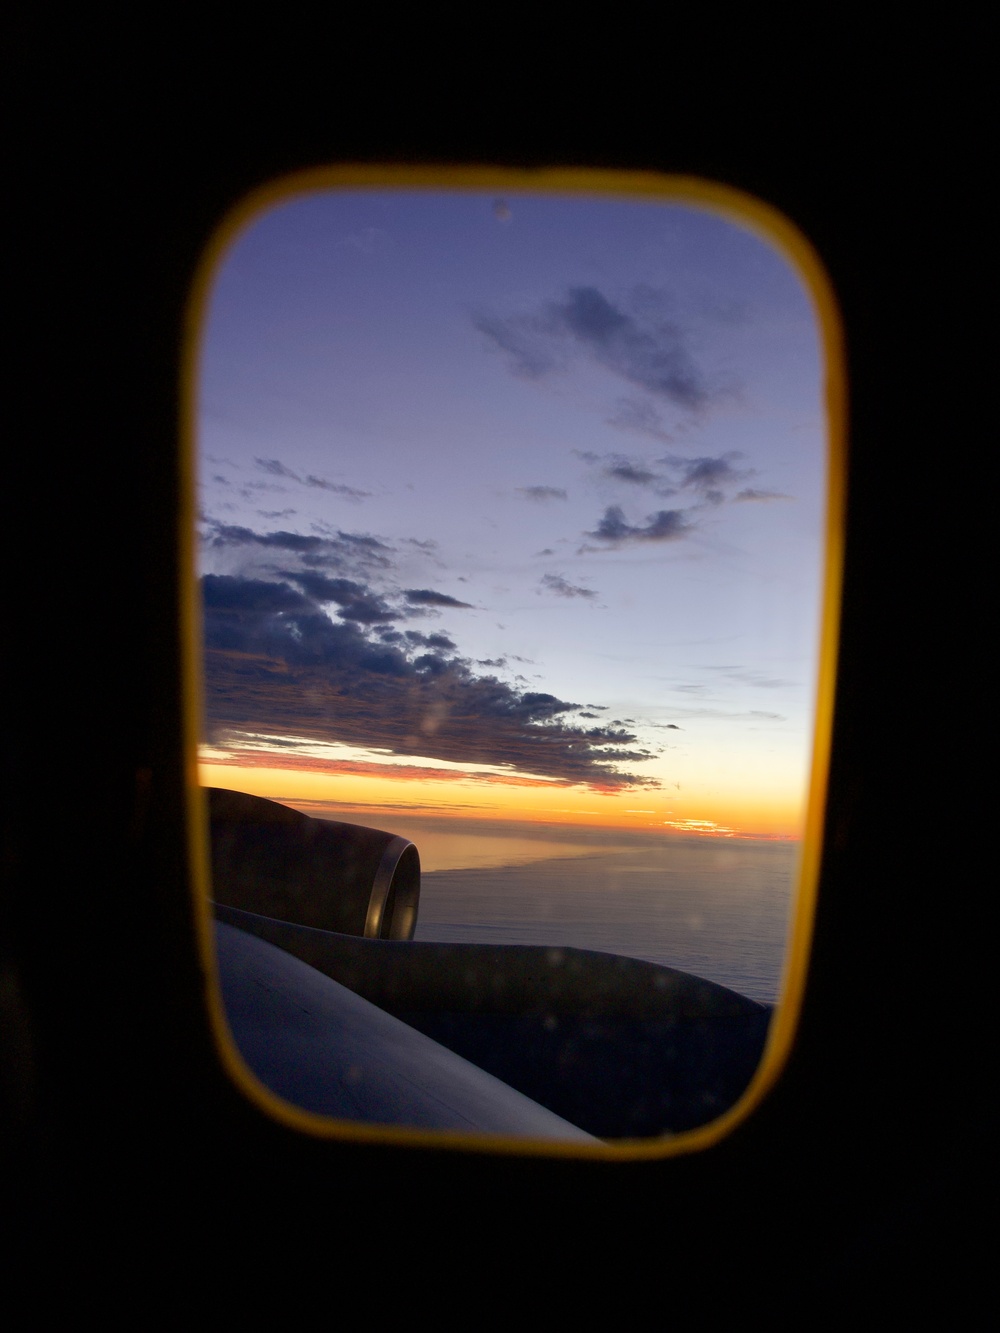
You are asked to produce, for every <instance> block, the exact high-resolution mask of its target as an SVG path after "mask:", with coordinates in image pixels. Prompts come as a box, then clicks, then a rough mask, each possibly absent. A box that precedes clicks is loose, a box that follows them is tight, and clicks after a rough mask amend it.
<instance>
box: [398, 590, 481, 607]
mask: <svg viewBox="0 0 1000 1333" xmlns="http://www.w3.org/2000/svg"><path fill="white" fill-rule="evenodd" d="M403 596H404V597H405V598H406V600H407V601H408V602H411V603H412V604H413V605H414V606H452V607H463V608H465V609H468V608H469V607H471V606H472V603H471V602H460V601H459V600H458V598H457V597H449V596H448V594H447V593H445V592H435V591H434V589H433V588H404V589H403Z"/></svg>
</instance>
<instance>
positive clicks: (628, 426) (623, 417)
mask: <svg viewBox="0 0 1000 1333" xmlns="http://www.w3.org/2000/svg"><path fill="white" fill-rule="evenodd" d="M607 424H608V425H609V426H614V427H615V428H616V429H617V430H630V431H634V432H635V433H636V434H637V435H647V436H648V437H649V438H650V439H653V440H661V441H662V442H663V443H664V444H671V443H673V438H674V437H673V435H671V433H670V432H669V431H668V430H667V429H666V427H665V426H664V424H663V418H662V417H661V416H660V413H659V412H658V411H657V410H656V408H655V407H654V406H653V404H652V403H651V402H650V401H649V400H648V399H647V398H632V397H625V398H619V399H618V400H617V402H616V403H615V406H614V410H613V412H612V414H611V416H609V417H608V418H607Z"/></svg>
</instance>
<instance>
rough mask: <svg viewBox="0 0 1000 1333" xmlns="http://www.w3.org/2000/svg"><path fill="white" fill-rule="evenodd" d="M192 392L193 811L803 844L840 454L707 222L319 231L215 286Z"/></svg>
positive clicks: (454, 216) (809, 387) (339, 207)
mask: <svg viewBox="0 0 1000 1333" xmlns="http://www.w3.org/2000/svg"><path fill="white" fill-rule="evenodd" d="M200 366H201V374H200V381H199V390H198V394H199V402H198V433H199V472H200V506H201V522H200V529H201V547H200V563H201V573H202V589H203V597H204V605H205V647H206V652H205V677H206V709H205V712H206V721H205V744H204V745H203V747H202V752H201V757H202V768H201V773H202V779H203V781H204V782H205V783H206V784H208V785H213V786H227V787H234V788H238V789H240V790H244V791H249V792H254V793H256V794H259V795H263V796H268V797H271V798H273V799H276V800H284V801H287V802H288V803H290V804H297V805H299V807H300V808H302V809H309V810H310V811H311V812H313V813H324V812H325V813H328V814H329V815H330V816H331V817H333V818H359V822H371V823H377V824H379V825H380V826H381V827H390V828H391V826H392V825H391V818H392V812H393V811H397V812H399V813H400V814H403V813H404V812H405V813H408V814H411V815H420V816H432V815H437V816H443V815H448V816H452V817H466V818H471V819H476V820H490V819H493V820H496V819H502V820H504V821H520V820H525V821H536V822H537V821H540V822H545V823H589V824H595V825H604V826H615V827H629V828H635V829H647V830H649V829H656V828H659V829H662V830H663V831H664V832H665V833H669V832H670V831H671V830H681V831H702V832H705V833H721V834H726V833H736V834H738V835H743V836H758V837H760V836H764V837H768V836H780V837H789V836H795V835H796V834H797V832H798V830H799V826H800V820H801V815H802V809H803V803H804V797H805V780H806V772H807V768H808V761H809V749H810V744H811V729H812V708H813V698H814V678H815V674H816V658H817V637H818V627H819V590H820V574H821V569H820V566H821V556H822V514H823V500H824V497H823V486H824V475H825V449H826V443H825V441H826V424H825V421H824V415H823V407H822V364H821V348H820V339H819V332H818V327H817V322H816V319H815V316H814V313H813V310H812V306H811V303H810V299H809V296H808V293H807V291H806V290H805V287H804V285H803V283H802V282H801V280H800V279H799V278H798V277H797V275H796V274H795V273H794V271H793V270H792V268H791V266H790V263H789V261H788V260H786V259H785V258H783V257H782V256H781V255H780V254H779V253H778V252H777V251H776V250H775V249H773V248H772V247H771V246H769V245H768V244H767V243H765V242H764V241H762V240H761V239H759V238H758V237H757V236H755V235H754V234H753V233H752V232H750V231H749V230H747V229H745V228H744V227H742V226H739V225H737V224H735V223H734V222H731V221H728V220H723V219H721V218H720V217H718V216H716V215H713V214H711V213H709V212H707V211H703V210H700V209H697V208H694V207H692V206H690V205H680V204H677V205H665V204H662V203H651V202H621V201H616V200H611V199H601V198H586V197H583V196H577V197H574V196H563V197H558V196H551V197H547V198H546V197H540V196H531V195H528V194H516V193H515V194H512V195H508V196H505V197H504V198H503V199H500V198H498V197H497V196H496V195H493V194H486V193H482V192H477V191H471V190H470V191H465V192H444V191H436V192H433V191H417V190H410V191H394V192H390V191H381V192H375V191H372V192H366V191H360V190H359V191H329V192H323V193H317V194H311V195H307V196H300V197H298V198H294V199H291V200H289V201H288V202H286V203H284V204H282V205H280V206H277V207H273V208H271V209H270V210H268V211H267V212H265V213H263V214H261V215H258V216H257V217H256V219H255V220H253V221H252V222H251V223H250V224H249V225H248V226H247V227H246V228H245V229H244V230H243V231H242V232H241V233H240V235H239V236H238V237H237V239H236V241H235V242H234V244H233V245H232V246H231V247H230V249H229V251H228V252H227V254H226V255H225V257H224V259H223V262H222V264H221V265H220V267H219V269H218V271H217V274H216V277H215V281H214V284H213V286H212V288H211V291H210V297H209V304H208V309H207V320H206V326H205V328H204V331H203V342H202V351H201V360H200ZM365 812H371V818H370V820H367V821H366V820H364V819H360V815H363V814H365ZM376 815H377V816H378V817H377V818H376Z"/></svg>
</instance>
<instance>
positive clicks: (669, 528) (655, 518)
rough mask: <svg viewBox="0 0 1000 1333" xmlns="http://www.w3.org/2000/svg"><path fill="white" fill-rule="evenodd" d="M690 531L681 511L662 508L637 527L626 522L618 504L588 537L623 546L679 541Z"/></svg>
mask: <svg viewBox="0 0 1000 1333" xmlns="http://www.w3.org/2000/svg"><path fill="white" fill-rule="evenodd" d="M691 528H692V525H691V524H690V523H689V522H688V520H687V517H686V516H685V513H684V511H683V510H682V509H660V510H658V511H657V512H656V513H655V514H650V515H649V517H648V518H647V519H646V522H645V523H643V524H640V525H638V526H635V525H633V524H631V523H627V522H626V521H625V513H624V511H623V510H622V508H621V507H620V506H619V505H608V507H607V509H605V511H604V517H603V518H602V519H601V521H600V523H598V525H597V527H596V528H595V529H594V531H593V532H588V533H587V534H586V536H588V537H594V538H596V539H597V540H598V541H602V542H607V543H609V544H610V545H614V546H622V545H624V544H625V543H627V542H670V541H677V540H678V538H680V537H685V536H687V534H688V533H689V532H690V531H691Z"/></svg>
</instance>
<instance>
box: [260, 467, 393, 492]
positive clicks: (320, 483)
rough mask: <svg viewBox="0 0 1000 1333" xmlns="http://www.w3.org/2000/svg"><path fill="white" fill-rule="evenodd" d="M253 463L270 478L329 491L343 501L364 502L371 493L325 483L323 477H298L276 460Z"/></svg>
mask: <svg viewBox="0 0 1000 1333" xmlns="http://www.w3.org/2000/svg"><path fill="white" fill-rule="evenodd" d="M253 461H254V462H255V463H256V464H257V466H258V467H259V468H260V470H261V471H262V472H266V473H267V474H268V476H270V477H284V478H285V479H286V480H288V481H296V482H298V484H299V485H300V486H311V487H313V488H314V489H319V490H323V491H329V492H330V493H331V494H333V495H340V496H342V497H343V498H344V499H345V500H364V499H367V498H368V497H369V496H370V495H371V491H359V490H358V489H357V487H355V486H345V485H344V483H343V482H339V481H327V480H326V478H325V477H314V476H312V475H311V474H310V475H309V476H305V477H303V476H300V474H299V473H298V472H295V471H293V469H292V468H290V467H288V466H286V464H284V463H282V462H281V460H280V459H278V458H255V459H254V460H253Z"/></svg>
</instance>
